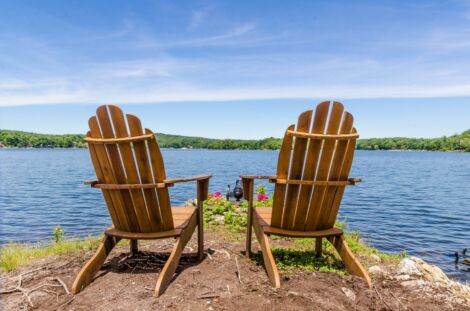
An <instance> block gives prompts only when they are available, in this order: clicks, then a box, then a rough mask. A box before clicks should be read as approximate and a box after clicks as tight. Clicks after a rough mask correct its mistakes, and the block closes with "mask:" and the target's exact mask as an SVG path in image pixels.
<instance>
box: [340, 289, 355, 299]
mask: <svg viewBox="0 0 470 311" xmlns="http://www.w3.org/2000/svg"><path fill="white" fill-rule="evenodd" d="M341 290H342V291H343V293H344V294H345V295H346V297H348V298H349V299H351V300H352V301H356V294H355V293H354V292H353V291H352V290H350V289H349V288H346V287H341Z"/></svg>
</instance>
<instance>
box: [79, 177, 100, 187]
mask: <svg viewBox="0 0 470 311" xmlns="http://www.w3.org/2000/svg"><path fill="white" fill-rule="evenodd" d="M97 183H98V181H97V180H96V179H95V180H85V181H84V182H83V184H84V185H90V186H91V187H93V186H94V185H96V184H97Z"/></svg>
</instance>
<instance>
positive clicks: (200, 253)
mask: <svg viewBox="0 0 470 311" xmlns="http://www.w3.org/2000/svg"><path fill="white" fill-rule="evenodd" d="M197 257H198V259H199V260H202V259H203V258H204V216H203V213H202V210H201V211H198V214H197Z"/></svg>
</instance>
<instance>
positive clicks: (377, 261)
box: [370, 254, 382, 263]
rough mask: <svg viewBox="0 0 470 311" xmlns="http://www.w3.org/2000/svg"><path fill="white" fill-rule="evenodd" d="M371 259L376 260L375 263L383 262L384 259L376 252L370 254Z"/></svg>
mask: <svg viewBox="0 0 470 311" xmlns="http://www.w3.org/2000/svg"><path fill="white" fill-rule="evenodd" d="M370 259H372V261H373V262H375V263H381V262H382V259H380V257H379V256H377V255H376V254H372V255H370Z"/></svg>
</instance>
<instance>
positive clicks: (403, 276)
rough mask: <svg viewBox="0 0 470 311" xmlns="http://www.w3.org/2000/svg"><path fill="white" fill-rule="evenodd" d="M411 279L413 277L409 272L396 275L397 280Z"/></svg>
mask: <svg viewBox="0 0 470 311" xmlns="http://www.w3.org/2000/svg"><path fill="white" fill-rule="evenodd" d="M409 279H411V277H410V276H409V275H408V274H401V275H397V276H396V277H395V280H397V281H408V280H409Z"/></svg>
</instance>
